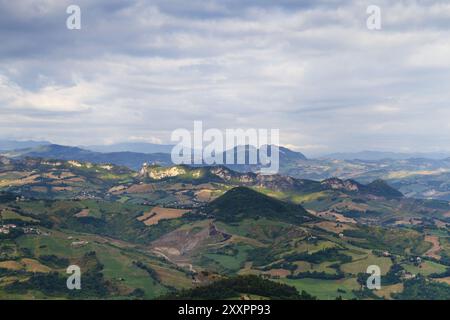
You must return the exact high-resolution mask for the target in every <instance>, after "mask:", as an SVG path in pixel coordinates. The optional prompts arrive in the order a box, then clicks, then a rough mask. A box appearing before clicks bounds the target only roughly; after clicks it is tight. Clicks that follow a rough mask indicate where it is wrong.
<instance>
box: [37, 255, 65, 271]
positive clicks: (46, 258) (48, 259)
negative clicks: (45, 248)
mask: <svg viewBox="0 0 450 320" xmlns="http://www.w3.org/2000/svg"><path fill="white" fill-rule="evenodd" d="M38 259H39V261H40V262H42V263H43V264H45V265H47V266H49V267H52V268H67V267H68V266H69V264H70V261H69V259H67V258H63V257H58V256H56V255H54V254H51V255H42V256H39V258H38Z"/></svg>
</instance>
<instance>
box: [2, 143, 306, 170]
mask: <svg viewBox="0 0 450 320" xmlns="http://www.w3.org/2000/svg"><path fill="white" fill-rule="evenodd" d="M151 146H152V145H151V144H148V145H147V147H148V149H147V150H150V149H151V148H152V147H151ZM168 147H169V146H168V145H166V146H162V147H161V149H164V148H166V150H167V148H168ZM117 148H118V147H117ZM135 148H137V145H136V146H135ZM153 150H156V148H154V149H153ZM279 151H280V162H282V163H290V162H292V161H299V160H306V157H305V156H304V155H303V154H302V153H300V152H294V151H291V150H289V149H287V148H284V147H279ZM241 152H242V151H240V149H238V148H235V149H234V154H235V159H237V156H238V155H239V154H240V153H241ZM243 152H245V153H246V154H245V158H246V159H248V147H247V149H246V151H243ZM256 152H257V154H258V155H259V150H256ZM1 154H2V155H4V156H6V157H9V158H25V157H32V158H44V159H60V160H77V161H86V162H92V163H96V164H101V163H111V164H115V165H120V166H126V167H129V168H131V169H133V170H138V169H139V168H141V166H142V165H143V164H144V163H149V164H158V165H162V166H169V165H172V164H173V163H172V159H171V155H170V153H162V152H161V153H142V152H129V151H117V152H97V151H91V150H86V149H82V148H79V147H69V146H62V145H57V144H47V145H38V146H36V147H31V148H24V149H15V150H12V151H4V152H1ZM222 157H223V159H225V154H223V156H222ZM228 167H230V168H232V169H234V170H238V171H257V170H258V168H259V167H260V166H259V165H247V164H236V165H234V164H233V165H229V166H228Z"/></svg>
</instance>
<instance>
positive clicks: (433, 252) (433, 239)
mask: <svg viewBox="0 0 450 320" xmlns="http://www.w3.org/2000/svg"><path fill="white" fill-rule="evenodd" d="M425 241H427V242H430V243H431V244H432V245H433V246H432V247H431V248H430V249H429V250H428V251H427V252H426V253H425V256H427V257H431V258H434V259H438V260H439V259H441V256H440V255H439V254H438V253H439V251H441V244H440V243H439V237H437V236H425Z"/></svg>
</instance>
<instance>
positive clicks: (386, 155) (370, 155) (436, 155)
mask: <svg viewBox="0 0 450 320" xmlns="http://www.w3.org/2000/svg"><path fill="white" fill-rule="evenodd" d="M448 157H450V153H444V152H430V153H425V152H412V153H400V152H384V151H360V152H338V153H331V154H328V155H325V156H322V157H321V158H324V159H336V160H368V161H378V160H386V159H390V160H406V159H417V158H421V159H434V160H439V159H444V158H448Z"/></svg>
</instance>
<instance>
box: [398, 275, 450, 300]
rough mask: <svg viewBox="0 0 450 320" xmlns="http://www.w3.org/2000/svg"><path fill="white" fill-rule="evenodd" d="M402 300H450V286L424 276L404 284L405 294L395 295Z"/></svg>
mask: <svg viewBox="0 0 450 320" xmlns="http://www.w3.org/2000/svg"><path fill="white" fill-rule="evenodd" d="M394 298H395V299H400V300H450V286H449V285H448V284H446V283H440V282H435V281H431V280H428V279H426V278H424V277H422V276H418V277H416V278H415V279H410V280H406V281H405V282H404V289H403V292H401V293H397V294H395V295H394Z"/></svg>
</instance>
